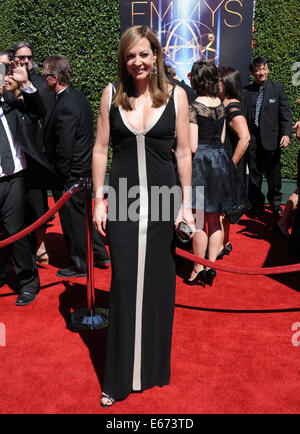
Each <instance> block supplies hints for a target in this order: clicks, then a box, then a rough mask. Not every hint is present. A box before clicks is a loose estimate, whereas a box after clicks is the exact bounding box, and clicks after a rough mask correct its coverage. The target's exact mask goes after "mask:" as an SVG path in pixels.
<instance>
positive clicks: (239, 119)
mask: <svg viewBox="0 0 300 434" xmlns="http://www.w3.org/2000/svg"><path fill="white" fill-rule="evenodd" d="M218 71H219V79H220V81H219V86H220V93H219V96H220V98H221V100H222V101H223V105H224V107H225V115H226V135H225V142H224V148H225V150H226V151H227V153H228V155H229V156H230V158H231V159H232V161H233V163H234V165H235V166H236V168H237V174H238V178H239V180H240V182H243V183H244V185H245V190H246V161H245V152H246V151H247V148H248V145H249V141H250V133H249V129H248V124H247V118H246V117H247V113H248V112H249V111H250V109H249V105H248V104H247V100H246V99H243V89H242V83H241V78H240V73H239V71H238V70H237V69H235V68H232V67H224V66H223V67H222V66H221V67H219V68H218ZM221 224H222V242H221V245H220V252H219V253H218V256H217V259H222V258H223V256H224V255H228V254H229V253H230V252H231V250H232V245H231V243H230V242H229V232H230V223H229V221H228V220H227V219H226V217H224V216H222V217H221Z"/></svg>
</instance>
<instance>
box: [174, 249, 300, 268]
mask: <svg viewBox="0 0 300 434" xmlns="http://www.w3.org/2000/svg"><path fill="white" fill-rule="evenodd" d="M176 254H177V255H178V256H181V257H182V258H185V259H188V260H189V261H192V262H196V263H197V264H202V265H204V266H207V267H211V268H214V269H215V270H220V271H226V272H228V273H236V274H263V275H268V274H283V273H295V272H296V271H300V264H292V265H283V266H280V267H268V268H250V267H244V266H239V265H236V266H234V265H225V264H218V263H217V262H211V261H208V260H207V259H203V258H199V256H196V255H193V254H192V253H189V252H185V251H184V250H182V249H179V248H176Z"/></svg>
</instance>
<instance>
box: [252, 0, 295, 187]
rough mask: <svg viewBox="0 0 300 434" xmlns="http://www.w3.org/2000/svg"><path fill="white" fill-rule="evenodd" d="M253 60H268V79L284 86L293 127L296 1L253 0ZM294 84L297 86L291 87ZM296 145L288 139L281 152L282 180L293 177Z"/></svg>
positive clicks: (293, 140)
mask: <svg viewBox="0 0 300 434" xmlns="http://www.w3.org/2000/svg"><path fill="white" fill-rule="evenodd" d="M254 23H255V32H254V49H253V57H257V56H265V57H267V58H268V59H269V60H270V63H271V65H270V71H271V72H270V78H271V80H273V81H279V82H280V83H282V84H283V85H284V88H285V91H286V93H287V95H288V97H289V100H290V105H291V110H292V114H293V121H294V123H295V122H296V121H297V120H298V119H299V116H300V106H299V105H297V99H299V98H300V79H299V76H298V78H297V79H296V76H295V74H296V71H295V70H293V69H292V68H293V65H295V63H296V62H300V58H299V48H300V47H299V41H300V14H299V0H256V6H255V20H254ZM295 84H297V85H295ZM299 148H300V142H299V141H297V140H296V138H295V137H293V138H292V140H291V143H290V145H289V147H288V149H286V150H283V152H282V158H281V162H282V176H283V178H288V179H293V178H296V177H297V155H298V150H299Z"/></svg>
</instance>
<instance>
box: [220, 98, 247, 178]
mask: <svg viewBox="0 0 300 434" xmlns="http://www.w3.org/2000/svg"><path fill="white" fill-rule="evenodd" d="M225 115H226V136H225V142H224V148H225V150H226V151H227V153H228V155H229V157H230V158H232V156H233V154H234V151H235V148H236V145H237V143H238V137H237V135H236V134H235V132H234V131H233V130H232V128H231V127H230V125H229V124H230V122H231V121H232V120H233V119H234V118H235V117H236V116H244V113H243V110H242V106H241V103H240V102H231V103H229V104H228V106H227V107H226V108H225ZM237 171H238V175H239V177H240V179H241V180H242V181H243V182H244V184H246V161H245V155H243V156H242V158H241V159H240V161H239V163H238V165H237Z"/></svg>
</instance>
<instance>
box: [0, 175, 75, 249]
mask: <svg viewBox="0 0 300 434" xmlns="http://www.w3.org/2000/svg"><path fill="white" fill-rule="evenodd" d="M79 186H80V183H78V184H74V185H73V186H72V187H71V188H70V189H69V190H68V191H66V192H65V194H64V195H63V196H62V197H61V198H60V199H59V200H58V201H57V202H56V203H55V204H54V205H53V207H52V208H50V209H49V210H48V211H47V212H46V213H45V214H44V215H42V217H40V218H39V219H38V220H36V221H35V222H34V223H32V225H30V226H27V228H25V229H23V230H22V231H20V232H18V233H17V234H15V235H12V236H11V237H9V238H6V239H5V240H2V241H0V249H1V248H3V247H6V246H8V245H10V244H12V243H15V242H16V241H18V240H20V239H21V238H24V237H26V235H28V234H29V233H30V232H33V231H35V230H36V229H37V228H39V227H40V226H42V225H43V224H45V223H46V222H47V221H48V220H49V219H50V218H51V217H52V216H53V215H54V214H55V213H56V212H57V211H58V210H59V209H60V208H61V207H62V206H63V205H64V204H65V203H66V202H67V201H68V200H69V199H70V197H71V196H73V194H74V193H76V191H77V190H78V188H79Z"/></svg>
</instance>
